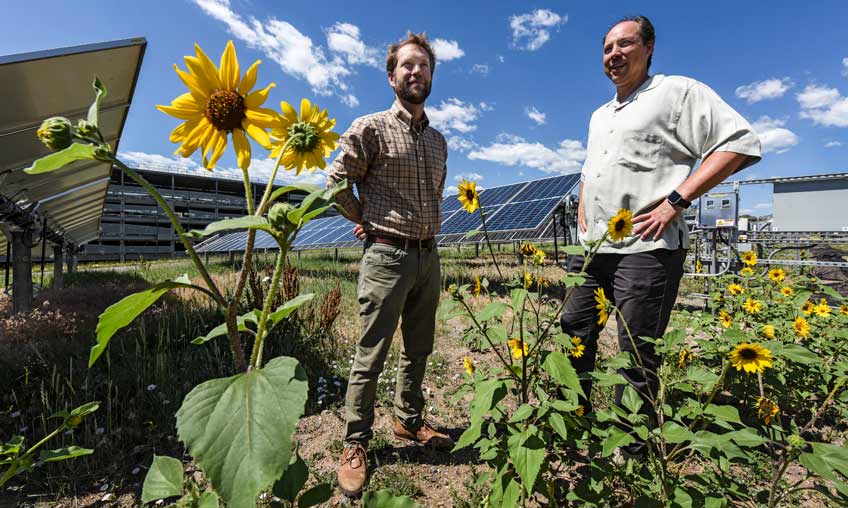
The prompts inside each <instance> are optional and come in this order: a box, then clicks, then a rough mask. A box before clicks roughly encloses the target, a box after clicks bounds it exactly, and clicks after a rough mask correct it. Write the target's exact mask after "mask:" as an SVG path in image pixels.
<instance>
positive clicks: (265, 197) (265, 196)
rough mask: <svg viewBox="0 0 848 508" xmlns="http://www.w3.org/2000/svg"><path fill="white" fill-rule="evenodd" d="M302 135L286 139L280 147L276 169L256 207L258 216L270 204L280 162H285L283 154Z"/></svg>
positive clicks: (272, 172)
mask: <svg viewBox="0 0 848 508" xmlns="http://www.w3.org/2000/svg"><path fill="white" fill-rule="evenodd" d="M301 137H303V135H302V134H298V135H295V136H292V137H290V138H289V139H287V140H286V142H285V143H284V144H283V147H282V148H281V149H280V155H279V156H277V162H276V163H275V164H274V169H273V170H272V171H271V177H270V178H269V179H268V183H267V184H266V185H265V192H264V193H263V194H262V200H261V201H259V208H257V209H256V212H255V214H256V215H257V216H259V217H261V216H262V215H263V214H264V213H265V210H266V209H267V208H268V206H270V203H269V202H268V200H269V199H270V197H271V189H273V188H274V180H275V179H276V178H277V171H278V170H279V169H280V164H282V162H283V155H285V154H286V150H288V148H289V145H290V144H291V143H292V142H293V141H295V140H297V139H300V138H301ZM251 213H254V212H251Z"/></svg>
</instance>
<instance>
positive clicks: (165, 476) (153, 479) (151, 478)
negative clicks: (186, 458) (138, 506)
mask: <svg viewBox="0 0 848 508" xmlns="http://www.w3.org/2000/svg"><path fill="white" fill-rule="evenodd" d="M182 493H183V463H182V462H180V461H179V460H177V459H175V458H173V457H167V456H161V455H154V456H153V464H151V465H150V469H149V470H148V471H147V475H146V476H145V477H144V486H142V488H141V502H142V503H149V502H151V501H156V500H157V499H165V498H167V497H175V496H179V495H180V494H182Z"/></svg>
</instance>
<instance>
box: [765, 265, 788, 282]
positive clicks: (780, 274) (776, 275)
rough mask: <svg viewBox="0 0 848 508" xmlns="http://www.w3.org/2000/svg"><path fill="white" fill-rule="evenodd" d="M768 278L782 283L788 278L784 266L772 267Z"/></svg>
mask: <svg viewBox="0 0 848 508" xmlns="http://www.w3.org/2000/svg"><path fill="white" fill-rule="evenodd" d="M768 278H769V280H771V281H772V282H777V283H778V284H780V283H781V282H783V279H785V278H786V272H785V271H783V268H772V269H771V270H769V271H768Z"/></svg>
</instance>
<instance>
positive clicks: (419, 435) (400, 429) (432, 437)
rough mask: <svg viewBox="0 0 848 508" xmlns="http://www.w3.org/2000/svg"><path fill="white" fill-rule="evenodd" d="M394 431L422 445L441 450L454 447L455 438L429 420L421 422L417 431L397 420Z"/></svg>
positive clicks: (397, 434)
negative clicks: (435, 427) (437, 428)
mask: <svg viewBox="0 0 848 508" xmlns="http://www.w3.org/2000/svg"><path fill="white" fill-rule="evenodd" d="M393 430H394V433H395V436H396V437H399V438H401V439H406V440H408V441H412V442H413V443H417V444H420V445H427V446H431V447H433V448H437V449H440V450H450V449H451V448H453V439H451V438H450V436H448V435H447V434H443V433H441V432H439V431H437V430H436V429H434V428H433V426H432V425H430V424H429V423H428V422H427V420H424V422H422V423H421V427H419V428H418V430H416V431H412V430H409V429H407V428H406V427H405V426H404V425H403V424H402V423H401V422H400V421H399V420H395V425H394V429H393Z"/></svg>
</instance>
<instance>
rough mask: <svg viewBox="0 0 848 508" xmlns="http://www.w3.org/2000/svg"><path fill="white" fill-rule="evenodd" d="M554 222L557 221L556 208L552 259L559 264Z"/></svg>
mask: <svg viewBox="0 0 848 508" xmlns="http://www.w3.org/2000/svg"><path fill="white" fill-rule="evenodd" d="M556 223H557V213H556V210H554V261H556V264H559V249H558V248H557V227H556Z"/></svg>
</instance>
